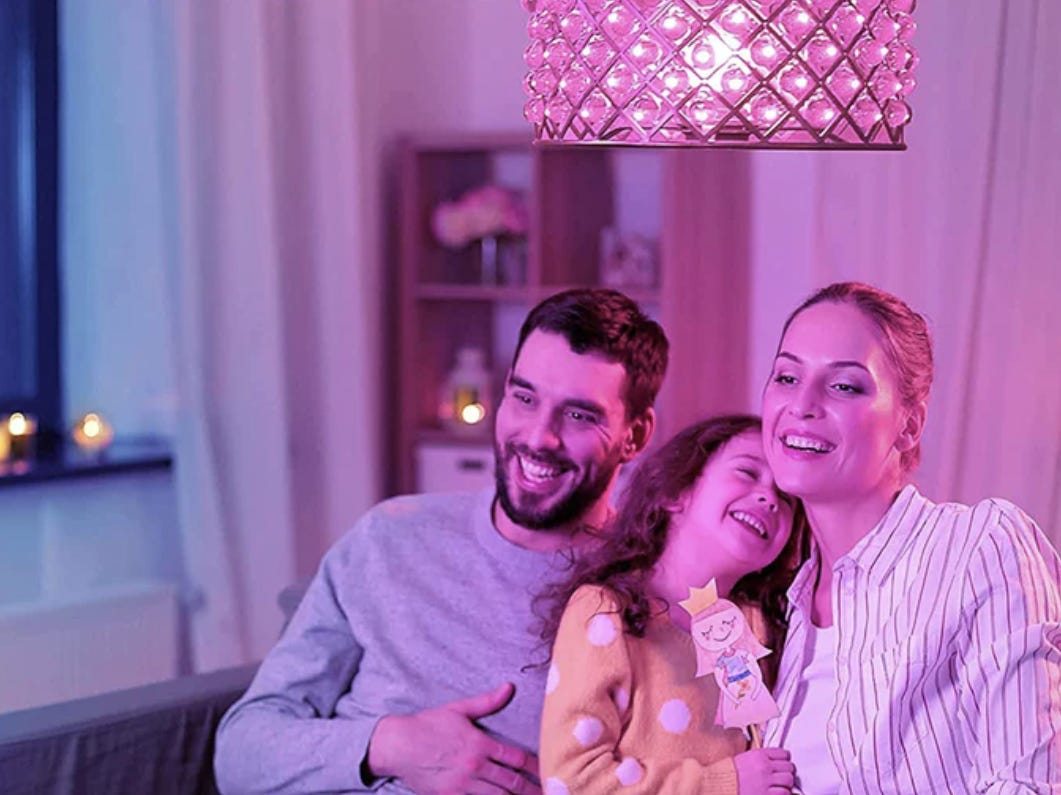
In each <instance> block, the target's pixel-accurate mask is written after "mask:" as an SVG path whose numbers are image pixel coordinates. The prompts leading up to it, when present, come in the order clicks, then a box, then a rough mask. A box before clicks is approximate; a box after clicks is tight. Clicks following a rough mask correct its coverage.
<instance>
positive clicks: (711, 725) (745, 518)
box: [540, 415, 803, 795]
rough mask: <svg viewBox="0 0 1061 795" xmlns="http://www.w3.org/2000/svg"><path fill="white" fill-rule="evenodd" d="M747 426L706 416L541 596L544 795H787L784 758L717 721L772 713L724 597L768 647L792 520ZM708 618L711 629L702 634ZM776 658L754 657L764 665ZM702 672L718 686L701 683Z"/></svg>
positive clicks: (651, 466) (747, 636) (779, 610)
mask: <svg viewBox="0 0 1061 795" xmlns="http://www.w3.org/2000/svg"><path fill="white" fill-rule="evenodd" d="M760 428H761V426H760V422H759V419H758V418H757V417H751V416H743V415H739V416H728V417H717V418H714V419H710V420H704V421H702V422H699V423H696V424H694V425H692V426H690V427H688V428H686V429H685V430H683V431H681V432H680V433H678V434H677V435H676V436H674V437H673V438H672V439H671V440H670V441H668V442H667V443H666V444H665V445H663V446H662V447H661V448H660V449H659V450H657V451H655V452H654V453H652V454H651V455H650V456H649V457H648V458H647V459H645V460H644V461H643V462H642V463H641V464H640V465H639V466H638V468H637V469H636V470H635V472H634V474H633V476H632V478H631V480H630V483H629V484H628V486H627V489H626V491H625V494H624V498H623V501H622V504H621V505H620V506H619V511H618V513H617V514H616V517H615V520H614V521H613V522H612V524H611V526H610V527H609V532H608V534H607V536H606V537H605V540H604V541H603V543H602V544H601V546H600V547H599V548H598V549H597V550H595V551H594V553H593V554H590V555H587V556H585V557H582V558H580V559H579V560H578V561H577V563H576V564H575V565H574V566H573V568H572V571H571V574H570V576H569V578H568V579H567V581H566V582H564V583H562V584H560V585H558V586H556V587H555V588H554V589H553V590H552V591H550V592H548V594H547V597H551V599H550V602H551V608H552V611H551V613H550V614H549V616H548V619H547V621H546V625H545V629H544V630H543V633H542V635H543V638H544V639H545V640H546V641H548V642H550V643H553V654H552V658H551V666H550V669H549V678H548V685H547V690H546V696H545V703H544V710H543V713H542V731H541V751H540V757H541V776H542V784H543V789H544V791H545V792H546V793H547V795H565V794H566V793H582V794H583V795H594V794H597V795H605V794H606V793H613V792H616V793H617V792H623V793H630V795H637V794H638V793H644V794H645V795H668V793H669V794H670V795H676V793H686V792H688V793H704V794H705V795H706V794H707V793H717V795H738V794H739V795H759V794H760V793H772V794H774V793H776V794H777V795H780V793H784V792H788V791H789V789H790V787H791V785H792V776H793V768H792V764H791V762H790V761H789V759H788V753H787V752H785V751H783V750H780V749H775V748H770V749H762V748H759V749H754V750H748V741H747V739H746V738H745V735H744V734H743V733H742V732H741V730H740V729H738V728H725V727H724V726H734V727H735V726H738V725H741V726H743V725H746V724H749V723H758V722H759V721H760V720H761V719H762V718H760V717H759V716H760V715H763V714H764V712H765V715H766V717H769V716H771V715H776V714H777V713H776V708H775V707H774V704H773V702H772V701H771V700H770V698H769V693H768V691H767V689H766V687H765V686H764V685H763V683H762V681H761V679H760V678H759V676H758V671H759V666H758V665H757V662H756V661H757V660H758V658H760V657H762V656H764V655H765V654H767V650H766V649H764V648H763V647H762V646H761V645H760V643H759V642H758V640H757V639H756V637H754V636H753V634H752V630H751V629H750V628H747V625H746V624H745V623H744V619H743V617H742V616H741V613H740V611H739V610H738V609H737V608H736V607H735V606H734V604H733V603H736V604H739V605H741V606H742V608H743V609H744V610H745V611H746V613H747V615H748V617H749V618H751V619H752V624H753V626H756V627H757V628H758V630H759V636H760V638H761V640H763V641H765V642H766V643H767V644H769V645H774V644H778V645H779V644H780V642H781V639H782V637H783V633H784V616H783V599H784V596H783V595H784V591H785V589H786V588H787V586H788V583H790V582H791V578H792V572H793V570H794V568H795V565H794V564H795V563H796V559H795V554H796V550H797V549H798V548H799V545H800V537H801V534H800V532H799V528H801V527H802V526H803V523H802V518H801V515H799V513H798V511H797V510H796V509H795V506H794V505H793V503H792V501H791V500H790V499H789V498H788V497H787V496H786V495H783V494H781V493H779V492H778V491H777V489H776V487H775V485H774V480H773V476H772V475H771V474H770V469H769V467H768V466H767V465H766V461H765V459H764V458H763V446H762V434H761V430H760ZM794 514H795V526H796V530H795V532H793V520H794ZM775 561H777V562H776V563H775ZM771 564H773V565H771ZM708 582H713V583H714V587H713V588H705V587H704V586H705V585H706V584H707V583H708ZM690 589H697V590H698V592H697V594H696V597H695V598H690ZM718 597H723V598H724V597H728V598H729V599H731V600H732V602H726V601H719V599H718ZM565 605H566V607H565ZM691 615H694V616H695V617H694V618H691ZM712 622H718V624H719V627H722V625H724V631H721V630H719V631H715V632H708V631H707V629H706V628H707V626H708V625H711V624H712ZM691 624H692V625H693V627H692V628H695V629H696V630H698V631H699V634H698V636H697V641H696V644H695V645H694V640H693V637H692V636H691V634H690V630H691ZM706 635H711V637H710V638H708V637H706ZM554 641H555V642H554ZM712 641H717V643H713V642H712ZM701 647H704V648H701ZM698 650H699V651H698ZM707 658H710V659H711V663H710V665H709V666H707V668H706V669H703V670H701V669H702V668H703V665H704V660H705V659H707ZM716 658H717V659H722V658H724V659H725V660H726V662H725V663H724V668H725V671H726V675H723V674H722V673H721V672H719V671H718V670H717V669H716V662H715V660H716ZM774 659H776V655H775V656H773V657H766V659H765V660H763V663H764V664H765V665H766V666H767V667H768V669H770V670H773V668H774V665H773V664H771V661H772V660H774ZM707 673H713V674H715V677H716V678H712V676H703V678H698V675H699V674H707ZM716 681H718V684H716ZM722 689H724V690H725V695H724V694H723V692H722ZM719 721H721V723H723V724H724V725H718V722H719Z"/></svg>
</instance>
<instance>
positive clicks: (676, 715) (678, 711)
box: [659, 698, 693, 734]
mask: <svg viewBox="0 0 1061 795" xmlns="http://www.w3.org/2000/svg"><path fill="white" fill-rule="evenodd" d="M692 717H693V716H692V714H691V713H690V712H689V707H688V706H686V704H685V702H684V701H682V700H681V699H680V698H672V699H671V700H670V701H668V702H667V703H666V704H664V705H663V707H662V708H661V709H660V711H659V722H660V725H661V726H663V728H664V729H666V730H667V731H669V732H670V733H671V734H681V733H682V732H683V731H685V730H686V729H688V728H689V721H690V720H692Z"/></svg>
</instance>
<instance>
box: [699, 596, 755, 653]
mask: <svg viewBox="0 0 1061 795" xmlns="http://www.w3.org/2000/svg"><path fill="white" fill-rule="evenodd" d="M747 630H748V624H747V622H746V621H745V620H744V615H743V614H742V613H741V612H740V610H738V609H737V607H736V606H734V605H731V606H728V607H723V609H722V610H720V611H719V612H713V613H707V614H701V615H700V616H697V617H696V618H695V619H694V620H693V624H692V636H693V641H694V642H695V643H696V645H697V646H699V647H700V648H702V649H704V650H705V651H708V652H712V653H713V654H720V653H721V652H723V651H725V650H726V649H729V648H731V647H732V646H733V645H734V644H735V643H736V642H737V640H738V639H739V638H740V637H741V636H742V635H743V634H744V633H745V632H746V631H747Z"/></svg>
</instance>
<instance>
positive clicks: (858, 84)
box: [828, 65, 862, 105]
mask: <svg viewBox="0 0 1061 795" xmlns="http://www.w3.org/2000/svg"><path fill="white" fill-rule="evenodd" d="M828 85H829V90H830V91H832V92H833V95H834V96H835V97H836V98H837V99H838V100H840V102H841V103H843V104H844V105H846V104H847V103H849V102H850V101H851V100H852V99H853V98H854V97H855V95H856V94H858V92H859V91H861V90H862V81H861V80H859V79H858V75H856V74H855V73H854V72H853V71H852V70H851V68H850V67H849V66H846V65H842V66H839V67H837V69H836V71H835V72H833V73H832V74H831V75H829V80H828Z"/></svg>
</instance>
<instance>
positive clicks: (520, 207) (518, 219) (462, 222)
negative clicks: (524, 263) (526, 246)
mask: <svg viewBox="0 0 1061 795" xmlns="http://www.w3.org/2000/svg"><path fill="white" fill-rule="evenodd" d="M431 229H432V231H433V232H434V233H435V238H436V239H437V240H438V242H439V243H441V244H442V245H444V246H446V247H448V248H463V247H464V246H466V245H468V244H469V243H471V242H472V241H473V240H481V239H482V238H484V237H490V236H492V235H525V234H527V205H526V204H524V202H523V197H522V196H521V195H520V194H519V193H517V192H516V191H513V190H509V189H508V188H502V187H501V186H499V185H481V186H480V187H478V188H472V189H471V190H470V191H468V192H467V193H465V194H464V195H462V196H461V197H460V198H459V199H457V200H456V201H452V202H443V203H442V204H440V205H438V206H437V207H436V208H435V211H434V213H432V215H431Z"/></svg>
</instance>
